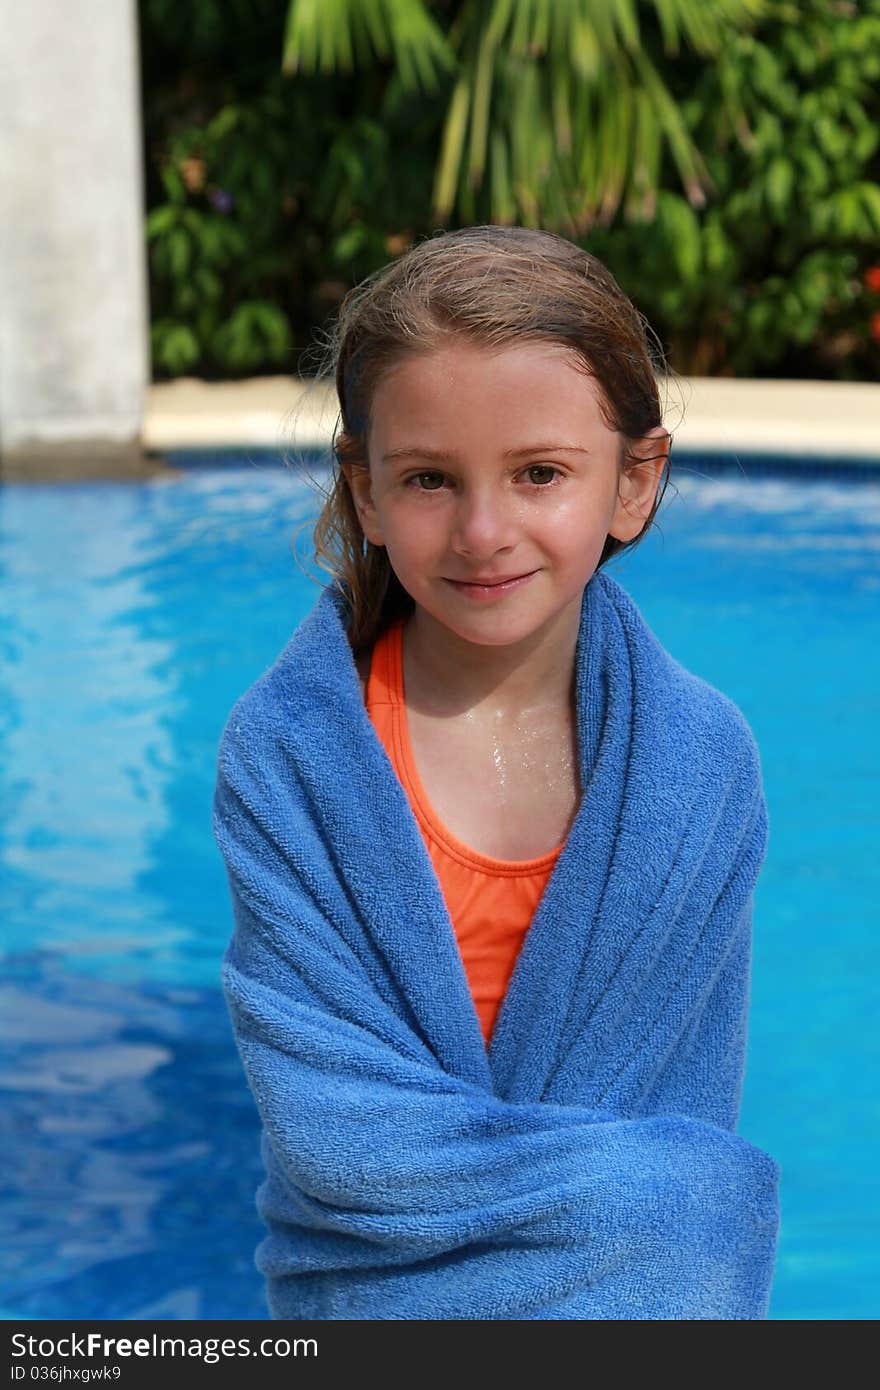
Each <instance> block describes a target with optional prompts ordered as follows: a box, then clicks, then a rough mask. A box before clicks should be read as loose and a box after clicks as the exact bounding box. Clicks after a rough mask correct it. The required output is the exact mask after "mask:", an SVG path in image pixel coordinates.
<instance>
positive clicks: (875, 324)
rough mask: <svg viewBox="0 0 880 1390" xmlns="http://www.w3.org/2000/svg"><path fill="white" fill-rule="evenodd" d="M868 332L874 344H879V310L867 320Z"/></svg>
mask: <svg viewBox="0 0 880 1390" xmlns="http://www.w3.org/2000/svg"><path fill="white" fill-rule="evenodd" d="M868 332H869V333H870V335H871V337H872V338H873V339H874V342H875V343H880V309H878V310H877V311H876V313H873V314H872V315H871V317H870V318H869V319H868Z"/></svg>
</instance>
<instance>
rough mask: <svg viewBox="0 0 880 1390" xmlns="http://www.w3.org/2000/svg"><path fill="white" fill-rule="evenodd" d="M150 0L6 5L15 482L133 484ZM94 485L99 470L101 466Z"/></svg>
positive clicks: (3, 191) (7, 400)
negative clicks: (123, 479) (142, 40)
mask: <svg viewBox="0 0 880 1390" xmlns="http://www.w3.org/2000/svg"><path fill="white" fill-rule="evenodd" d="M141 165H142V155H141V118H140V75H139V70H138V51H137V10H136V0H76V3H73V4H72V3H70V0H5V3H4V4H3V6H2V24H0V459H2V473H3V475H4V477H10V476H16V477H18V476H20V477H27V476H28V475H29V474H36V473H39V472H46V471H48V473H50V474H51V473H52V472H53V471H54V472H55V473H56V475H60V476H63V475H64V472H65V470H66V468H67V467H68V464H69V467H70V470H71V471H74V472H75V471H83V468H82V466H83V464H87V461H88V460H89V458H91V459H93V460H98V461H99V470H103V471H106V472H110V473H113V472H114V471H120V472H126V471H129V470H130V467H131V463H132V460H133V459H137V458H138V457H139V455H140V452H141V451H140V445H139V439H140V431H141V420H142V415H143V408H144V396H145V392H146V386H147V382H148V380H149V358H148V314H147V289H146V252H145V246H144V231H143V217H144V210H143V177H142V167H141ZM84 471H86V472H88V471H90V470H89V469H88V467H86V468H85V470H84Z"/></svg>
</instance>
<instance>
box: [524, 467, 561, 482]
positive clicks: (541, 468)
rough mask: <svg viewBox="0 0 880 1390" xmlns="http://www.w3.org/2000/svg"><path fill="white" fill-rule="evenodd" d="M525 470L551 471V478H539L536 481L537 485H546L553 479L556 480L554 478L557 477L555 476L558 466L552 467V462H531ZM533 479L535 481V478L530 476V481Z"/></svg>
mask: <svg viewBox="0 0 880 1390" xmlns="http://www.w3.org/2000/svg"><path fill="white" fill-rule="evenodd" d="M526 472H527V473H552V474H553V477H552V478H547V479H545V480H544V481H543V482H541V481H540V480H539V482H538V484H537V485H538V486H539V487H546V486H547V485H548V483H553V482H555V480H556V478H557V476H558V474H559V469H558V468H554V467H553V464H552V463H532V464H530V465H529V467H528V468H527V469H526ZM534 481H535V479H534V478H532V482H534Z"/></svg>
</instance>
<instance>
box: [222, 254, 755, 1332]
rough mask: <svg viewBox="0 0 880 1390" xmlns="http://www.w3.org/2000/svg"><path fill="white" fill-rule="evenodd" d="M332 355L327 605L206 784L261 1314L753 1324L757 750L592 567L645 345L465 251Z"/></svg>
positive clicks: (250, 700)
mask: <svg viewBox="0 0 880 1390" xmlns="http://www.w3.org/2000/svg"><path fill="white" fill-rule="evenodd" d="M332 350H333V354H334V366H335V376H336V384H337V391H338V396H339V402H340V407H341V417H342V419H341V422H342V429H341V431H340V432H339V433H338V436H337V438H336V444H335V453H336V457H337V459H338V462H339V465H340V467H339V471H338V474H337V475H335V477H334V482H333V487H332V490H331V491H330V494H329V496H328V499H327V502H326V505H325V507H324V510H323V512H322V515H321V517H320V518H319V521H318V524H317V527H316V532H315V542H316V553H317V555H318V556H319V558H320V559H321V560H322V562H323V563H324V564H325V565H326V566H327V567H328V568H329V569H330V571H331V573H332V575H333V583H332V584H331V585H330V586H328V587H327V588H326V589H324V590H322V592H321V595H320V597H319V599H318V602H317V603H316V605H315V608H314V609H313V611H312V612H311V613H310V614H309V615H308V617H307V618H306V619H305V620H304V622H303V623H302V624H301V625H300V626H299V628H298V629H297V630H296V632H295V633H294V634H293V636H292V637H291V639H290V641H289V643H288V644H287V646H286V647H285V650H284V652H283V653H282V654H281V656H280V657H279V658H278V660H277V662H276V663H275V665H274V666H273V667H272V668H271V669H270V670H269V671H268V672H267V673H266V674H265V675H264V676H262V677H261V678H260V680H259V681H257V682H256V684H255V685H254V686H252V687H251V689H250V690H249V691H247V692H246V693H245V695H243V696H242V697H241V699H240V700H239V701H238V702H237V703H236V706H235V707H234V709H233V711H232V713H231V714H230V717H229V720H228V722H227V726H226V728H225V730H224V734H223V738H222V740H221V745H220V750H219V757H218V779H217V790H216V794H215V816H214V826H215V835H216V837H217V841H218V845H219V847H220V849H221V851H222V853H223V856H224V860H225V863H226V867H227V871H228V874H229V881H230V888H231V893H232V903H233V909H234V914H235V932H234V935H233V938H232V940H231V942H230V944H229V947H228V950H227V953H226V956H225V958H224V963H223V984H224V990H225V994H226V999H227V1003H228V1005H229V1009H230V1015H231V1019H232V1024H233V1029H234V1033H235V1037H236V1041H237V1044H238V1047H239V1052H240V1055H241V1058H242V1062H243V1065H244V1068H245V1072H246V1075H247V1079H248V1081H249V1084H250V1086H251V1089H252V1092H253V1094H254V1099H255V1102H256V1104H257V1107H258V1109H259V1112H260V1116H261V1119H262V1122H263V1140H262V1154H263V1161H264V1164H265V1167H266V1174H267V1178H266V1182H265V1183H264V1184H263V1185H262V1186H261V1188H260V1189H259V1192H258V1194H257V1205H258V1209H259V1211H260V1214H261V1216H262V1217H263V1219H264V1221H265V1223H266V1225H267V1227H268V1232H269V1234H268V1235H267V1237H266V1239H265V1240H264V1241H263V1242H261V1244H260V1246H259V1248H258V1251H257V1266H258V1268H259V1269H260V1270H261V1272H262V1273H263V1274H264V1275H265V1277H266V1280H267V1291H268V1298H269V1306H270V1310H271V1312H272V1315H273V1316H275V1317H296V1318H321V1319H329V1318H342V1319H347V1318H352V1317H354V1318H415V1319H421V1318H450V1319H455V1318H481V1319H482V1318H511V1317H513V1318H692V1317H695V1318H763V1317H764V1316H766V1308H767V1303H768V1300H769V1290H770V1282H771V1277H772V1269H773V1262H774V1256H775V1243H776V1236H777V1227H778V1205H777V1186H778V1178H779V1169H778V1166H777V1165H776V1163H775V1162H774V1160H773V1159H772V1158H770V1157H769V1155H767V1154H764V1153H762V1152H761V1151H760V1150H758V1149H756V1148H754V1147H753V1146H751V1145H750V1144H748V1143H747V1142H746V1141H744V1140H742V1139H740V1138H738V1137H737V1136H736V1135H735V1132H734V1131H735V1126H736V1119H737V1114H738V1110H739V1102H740V1095H741V1087H742V1080H743V1069H744V1057H745V1042H746V1022H747V1002H748V977H749V965H750V947H751V908H752V893H753V888H754V883H755V880H756V878H757V874H758V872H759V869H760V865H761V862H762V860H763V856H764V852H765V847H766V838H767V817H766V806H765V803H764V797H763V791H762V786H761V775H760V763H759V758H758V754H757V749H756V747H755V744H754V740H753V737H752V735H751V731H750V730H749V728H748V725H747V724H746V722H745V720H744V719H743V716H742V714H741V713H740V711H739V710H738V709H737V708H736V706H735V705H733V703H732V702H731V701H730V700H729V699H728V698H727V697H726V696H724V695H723V694H722V693H721V692H720V691H717V690H715V689H714V688H713V687H711V686H709V685H708V684H707V683H706V682H704V681H702V680H701V679H699V678H698V677H696V676H695V675H693V674H692V673H690V672H688V671H686V670H685V669H684V668H683V667H682V666H680V664H679V663H677V662H676V661H675V660H674V658H672V657H671V656H670V655H669V654H668V653H666V652H665V651H664V650H663V648H662V647H661V646H660V644H659V643H658V642H657V639H656V638H655V637H654V635H653V634H652V633H651V632H650V630H649V629H648V628H647V625H646V624H645V622H644V620H643V619H642V617H641V615H640V614H639V613H638V610H637V609H636V607H635V605H634V604H633V603H632V600H631V599H629V597H628V595H627V594H626V593H625V591H624V590H623V589H622V588H621V586H620V585H618V584H617V583H616V582H615V581H614V580H612V579H611V578H610V577H609V576H608V575H607V574H605V573H604V572H603V566H604V565H605V564H606V562H607V561H608V559H610V558H611V556H613V555H614V554H616V553H618V552H620V551H622V550H624V549H626V548H628V547H630V546H632V545H633V544H635V543H637V542H638V541H639V539H640V538H641V537H642V536H643V535H644V534H645V532H646V530H647V528H648V527H649V525H650V523H651V520H652V518H653V516H654V514H655V512H656V510H657V507H658V505H659V502H660V500H661V498H662V491H661V489H660V481H661V476H662V474H663V472H664V467H665V466H666V464H667V461H668V456H669V445H670V438H669V435H668V433H667V431H666V430H665V429H664V427H663V424H662V419H661V408H660V402H659V398H658V390H657V382H656V376H655V363H654V360H653V358H652V354H651V351H650V348H649V344H648V338H647V333H646V324H645V321H644V320H643V319H642V318H641V316H640V315H639V314H638V313H637V311H636V310H635V309H634V307H633V306H632V305H631V303H630V302H629V301H628V300H627V298H626V297H625V296H624V295H623V293H622V292H621V291H620V289H619V287H618V286H617V285H616V283H615V281H614V280H613V278H612V277H611V275H610V274H609V273H608V271H607V270H606V269H605V268H604V267H603V266H602V265H601V264H600V263H599V262H597V261H596V260H595V258H594V257H592V256H591V255H589V254H588V253H587V252H585V251H583V250H582V249H580V248H578V247H577V246H574V245H572V244H571V243H569V242H567V241H565V240H564V239H562V238H560V237H558V236H555V235H552V234H550V233H546V232H540V231H530V230H527V229H524V228H515V227H507V228H502V227H470V228H465V229H463V230H461V231H456V232H452V233H447V234H445V235H440V236H436V237H433V238H431V239H429V240H426V241H423V242H421V243H420V244H417V245H415V246H414V247H413V248H412V249H411V250H410V251H409V252H407V253H406V254H405V255H404V256H402V257H401V258H400V259H399V260H397V261H395V262H394V263H392V264H391V265H390V266H389V267H387V268H386V269H385V270H383V271H382V272H381V273H380V274H379V275H378V276H375V277H372V278H371V279H370V280H368V281H367V282H365V284H364V285H362V286H360V287H358V289H356V290H355V291H353V292H352V293H351V294H350V295H349V296H348V298H347V299H346V300H345V302H344V304H343V306H342V310H341V313H340V317H339V321H338V323H337V326H336V334H335V338H334V340H333V343H332Z"/></svg>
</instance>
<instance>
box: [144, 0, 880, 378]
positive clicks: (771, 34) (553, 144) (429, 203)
mask: <svg viewBox="0 0 880 1390" xmlns="http://www.w3.org/2000/svg"><path fill="white" fill-rule="evenodd" d="M141 28H142V53H143V63H144V84H143V85H144V105H145V133H146V160H147V238H148V245H149V254H150V277H151V297H152V306H153V324H152V341H153V359H154V368H155V371H156V374H157V375H172V376H173V375H179V374H181V373H186V372H198V373H200V374H202V375H205V376H235V375H243V374H244V375H247V374H251V373H256V372H265V371H291V370H292V371H297V370H300V371H307V370H308V367H309V360H310V359H309V353H308V351H307V349H308V348H309V345H310V344H312V343H313V342H314V339H315V332H316V329H319V327H320V325H321V324H322V323H323V322H325V320H326V317H327V315H328V314H329V313H330V312H332V310H333V309H334V308H335V307H336V305H337V304H338V302H339V299H340V298H341V296H342V295H343V294H344V292H345V290H346V289H347V288H348V286H349V285H350V284H352V283H354V282H355V281H357V280H359V279H360V278H362V277H363V276H364V275H366V274H368V273H369V272H370V271H372V270H374V269H376V268H377V267H378V266H379V265H381V264H383V263H384V262H386V261H387V260H388V259H389V258H390V257H391V256H393V255H396V254H398V253H399V252H400V251H402V250H403V249H404V248H405V247H406V246H407V245H409V244H410V242H411V241H412V240H413V239H414V238H416V237H421V236H424V235H429V234H430V233H431V232H432V231H433V230H435V229H436V228H438V227H451V226H456V225H461V224H463V223H471V222H489V221H492V222H519V223H523V224H526V225H540V226H545V227H550V228H553V229H554V230H558V231H560V232H562V234H563V235H566V236H569V237H571V238H572V239H574V240H578V241H580V242H581V243H582V244H583V245H586V246H588V247H589V248H590V249H591V250H593V251H594V252H595V253H596V254H597V255H599V256H600V257H601V258H602V259H603V260H605V261H606V262H607V263H608V264H609V266H610V267H611V269H612V270H613V271H614V273H615V275H616V276H617V278H618V279H619V280H620V282H621V283H622V284H623V285H624V287H625V288H626V289H627V291H628V292H629V293H630V294H631V295H632V296H633V297H634V299H635V300H636V302H637V303H638V304H639V306H640V307H641V308H642V309H643V311H644V312H645V313H646V314H647V316H648V317H649V319H650V320H651V322H652V324H653V325H654V326H655V327H656V328H657V330H658V332H659V334H660V336H661V339H662V340H663V342H664V345H665V346H666V348H667V350H668V352H669V354H670V358H671V361H672V365H673V366H674V367H676V368H677V369H678V370H679V371H683V372H708V373H730V372H736V373H738V374H754V375H762V374H765V375H766V374H769V375H805V376H838V377H850V378H857V377H860V376H861V377H867V376H871V377H875V376H876V374H877V367H878V365H880V287H878V279H880V271H878V263H880V249H878V248H880V160H878V153H877V146H878V117H880V97H878V92H880V82H878V78H880V0H862V3H856V0H643V2H640V0H434V2H433V3H431V0H193V3H192V4H190V5H188V6H179V5H178V4H177V3H176V0H142V3H141Z"/></svg>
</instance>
